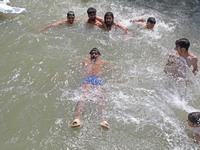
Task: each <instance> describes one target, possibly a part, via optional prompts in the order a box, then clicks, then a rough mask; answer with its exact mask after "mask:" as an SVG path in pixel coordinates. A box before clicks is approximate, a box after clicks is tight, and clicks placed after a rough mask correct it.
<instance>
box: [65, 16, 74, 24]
mask: <svg viewBox="0 0 200 150" xmlns="http://www.w3.org/2000/svg"><path fill="white" fill-rule="evenodd" d="M74 19H75V17H74V16H73V15H69V16H68V17H67V20H68V22H69V23H70V24H73V22H74Z"/></svg>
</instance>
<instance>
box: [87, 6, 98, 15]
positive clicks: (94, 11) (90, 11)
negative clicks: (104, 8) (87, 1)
mask: <svg viewBox="0 0 200 150" xmlns="http://www.w3.org/2000/svg"><path fill="white" fill-rule="evenodd" d="M96 12H97V10H96V9H95V8H93V7H90V8H88V10H87V13H88V14H92V13H96Z"/></svg>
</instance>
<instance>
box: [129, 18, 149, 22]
mask: <svg viewBox="0 0 200 150" xmlns="http://www.w3.org/2000/svg"><path fill="white" fill-rule="evenodd" d="M145 21H146V20H145V19H144V18H140V19H135V20H130V22H132V23H134V22H145Z"/></svg>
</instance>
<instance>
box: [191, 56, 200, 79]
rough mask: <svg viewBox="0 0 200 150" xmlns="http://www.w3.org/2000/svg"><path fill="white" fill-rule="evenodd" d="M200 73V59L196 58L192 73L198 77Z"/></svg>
mask: <svg viewBox="0 0 200 150" xmlns="http://www.w3.org/2000/svg"><path fill="white" fill-rule="evenodd" d="M198 71H199V69H198V59H197V58H195V59H194V63H193V70H192V72H193V73H194V75H197V72H198Z"/></svg>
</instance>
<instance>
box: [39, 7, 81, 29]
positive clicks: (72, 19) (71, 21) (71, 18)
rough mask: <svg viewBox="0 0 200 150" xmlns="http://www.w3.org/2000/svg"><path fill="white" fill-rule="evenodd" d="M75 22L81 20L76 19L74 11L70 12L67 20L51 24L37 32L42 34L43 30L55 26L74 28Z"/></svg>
mask: <svg viewBox="0 0 200 150" xmlns="http://www.w3.org/2000/svg"><path fill="white" fill-rule="evenodd" d="M74 22H79V19H75V14H74V12H73V11H69V12H68V13H67V18H66V19H64V20H61V21H58V22H56V23H53V24H49V25H47V26H45V27H43V28H41V29H39V30H37V31H36V32H41V31H43V30H46V29H47V28H50V27H53V26H58V25H67V26H72V25H73V24H74Z"/></svg>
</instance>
